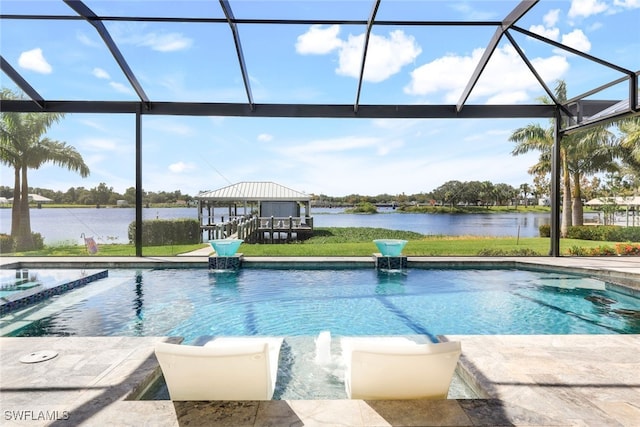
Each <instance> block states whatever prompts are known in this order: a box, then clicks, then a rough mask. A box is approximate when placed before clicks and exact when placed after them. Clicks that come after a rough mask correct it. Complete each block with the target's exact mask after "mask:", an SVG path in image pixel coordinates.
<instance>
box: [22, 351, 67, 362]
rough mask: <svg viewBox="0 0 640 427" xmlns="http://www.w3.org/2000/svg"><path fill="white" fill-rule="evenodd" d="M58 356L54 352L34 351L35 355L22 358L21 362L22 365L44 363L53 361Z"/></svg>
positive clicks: (31, 354)
mask: <svg viewBox="0 0 640 427" xmlns="http://www.w3.org/2000/svg"><path fill="white" fill-rule="evenodd" d="M57 355H58V352H57V351H53V350H42V351H34V352H33V353H29V354H26V355H24V356H22V357H21V358H20V362H22V363H38V362H44V361H45V360H50V359H53V358H54V357H56V356H57Z"/></svg>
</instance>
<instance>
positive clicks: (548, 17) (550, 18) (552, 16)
mask: <svg viewBox="0 0 640 427" xmlns="http://www.w3.org/2000/svg"><path fill="white" fill-rule="evenodd" d="M559 18H560V9H552V10H550V11H549V12H547V13H546V14H545V15H544V17H543V18H542V22H544V25H545V27H547V28H552V27H555V26H556V24H557V23H558V19H559Z"/></svg>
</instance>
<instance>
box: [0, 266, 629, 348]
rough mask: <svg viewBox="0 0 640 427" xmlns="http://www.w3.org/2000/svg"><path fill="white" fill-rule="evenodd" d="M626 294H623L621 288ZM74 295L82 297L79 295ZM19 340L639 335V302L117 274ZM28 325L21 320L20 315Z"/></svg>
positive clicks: (342, 273) (468, 281)
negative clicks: (45, 337)
mask: <svg viewBox="0 0 640 427" xmlns="http://www.w3.org/2000/svg"><path fill="white" fill-rule="evenodd" d="M616 289H617V288H616ZM76 292H84V293H86V294H83V293H76ZM41 305H42V307H43V308H42V309H41V311H42V312H43V313H45V314H43V315H42V316H39V317H38V316H35V317H34V316H33V314H32V313H33V310H31V312H30V313H31V314H30V316H31V318H32V321H31V322H29V323H27V324H23V325H21V327H20V328H17V329H16V328H7V325H8V323H9V322H10V320H9V319H8V318H7V317H6V316H5V318H4V319H0V321H1V322H2V326H3V332H2V333H3V334H5V335H17V336H42V335H55V336H67V335H77V336H123V335H124V336H164V335H175V336H183V337H184V338H185V343H195V342H197V341H198V340H199V339H200V340H201V339H202V337H209V336H216V335H281V336H289V337H296V336H316V335H318V334H319V333H320V332H321V331H330V332H331V334H332V335H334V336H344V335H413V334H422V335H427V336H429V337H431V338H434V337H435V336H437V335H441V334H456V335H466V334H612V333H614V334H615V333H621V334H628V333H640V319H639V318H637V317H634V315H633V313H634V311H635V312H636V313H637V311H638V310H640V299H638V298H635V297H633V296H631V295H629V294H628V293H620V292H617V291H616V290H614V289H611V287H610V286H608V285H607V284H605V283H604V282H602V281H600V280H596V279H593V278H588V277H581V276H577V275H571V274H567V273H558V272H541V271H526V270H504V269H499V270H496V269H486V270H485V269H457V270H454V269H409V270H407V271H406V272H403V273H385V272H378V271H376V270H373V269H352V270H329V269H319V270H274V269H256V268H243V269H241V270H240V271H238V272H235V273H210V272H209V271H208V270H206V269H202V268H200V269H159V270H139V271H135V270H110V271H109V278H107V279H102V280H99V281H97V282H95V283H93V284H91V285H90V286H87V287H86V289H85V290H81V291H73V292H70V294H69V295H64V296H61V297H59V298H56V301H55V302H44V303H41ZM18 317H19V316H18Z"/></svg>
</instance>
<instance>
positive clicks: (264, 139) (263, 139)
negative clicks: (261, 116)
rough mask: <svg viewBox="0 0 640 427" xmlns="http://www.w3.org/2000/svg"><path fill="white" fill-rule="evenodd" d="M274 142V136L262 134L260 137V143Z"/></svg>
mask: <svg viewBox="0 0 640 427" xmlns="http://www.w3.org/2000/svg"><path fill="white" fill-rule="evenodd" d="M271 140H273V135H269V134H268V133H261V134H260V135H258V141H260V142H269V141H271Z"/></svg>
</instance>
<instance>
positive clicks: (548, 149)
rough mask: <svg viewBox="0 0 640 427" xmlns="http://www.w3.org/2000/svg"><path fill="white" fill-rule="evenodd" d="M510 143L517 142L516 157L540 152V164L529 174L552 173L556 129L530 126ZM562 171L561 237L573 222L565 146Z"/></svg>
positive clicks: (517, 134) (531, 168)
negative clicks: (531, 152)
mask: <svg viewBox="0 0 640 427" xmlns="http://www.w3.org/2000/svg"><path fill="white" fill-rule="evenodd" d="M509 141H512V142H515V143H516V147H515V148H514V149H513V151H511V154H513V155H514V156H517V155H520V154H525V153H528V152H530V151H535V150H537V151H539V152H540V157H539V159H538V163H536V164H535V165H533V166H531V167H530V168H529V171H528V172H529V174H531V175H536V174H540V173H548V172H549V171H551V157H552V155H551V153H552V150H553V141H554V128H553V126H551V127H549V128H548V129H544V128H543V127H542V126H540V125H538V124H530V125H527V126H526V127H524V128H519V129H516V130H515V131H514V132H513V133H512V134H511V136H510V137H509ZM560 169H561V172H562V185H563V191H562V194H563V197H562V221H561V225H560V235H561V236H562V237H566V236H567V231H568V229H569V226H570V225H571V222H572V215H571V180H570V177H569V167H568V166H567V150H566V147H565V144H561V145H560Z"/></svg>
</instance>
